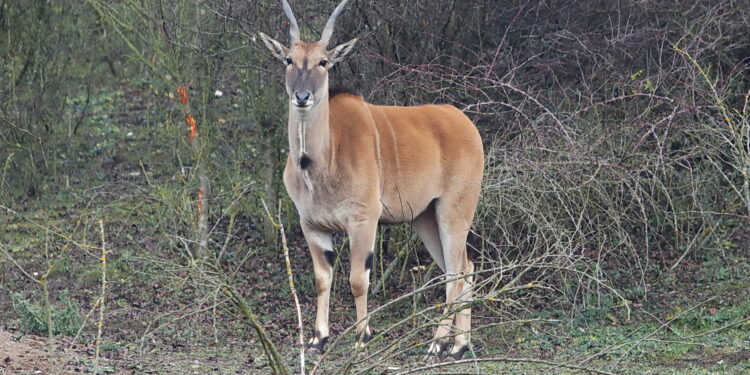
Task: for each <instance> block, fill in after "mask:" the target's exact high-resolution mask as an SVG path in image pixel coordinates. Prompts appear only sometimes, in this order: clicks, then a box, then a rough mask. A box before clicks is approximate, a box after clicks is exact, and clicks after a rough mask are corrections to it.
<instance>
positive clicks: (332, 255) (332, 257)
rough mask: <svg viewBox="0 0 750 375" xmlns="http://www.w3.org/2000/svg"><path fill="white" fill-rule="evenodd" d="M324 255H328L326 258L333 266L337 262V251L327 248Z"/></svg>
mask: <svg viewBox="0 0 750 375" xmlns="http://www.w3.org/2000/svg"><path fill="white" fill-rule="evenodd" d="M323 255H325V256H326V260H327V261H328V264H330V265H331V267H333V263H334V262H336V252H335V251H333V250H326V251H325V252H324V253H323Z"/></svg>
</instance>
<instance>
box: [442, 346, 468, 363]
mask: <svg viewBox="0 0 750 375" xmlns="http://www.w3.org/2000/svg"><path fill="white" fill-rule="evenodd" d="M468 350H469V345H464V346H462V347H461V348H459V349H456V348H455V347H454V348H453V350H451V353H450V354H448V355H447V356H446V357H445V360H446V361H448V362H453V361H460V360H461V358H463V357H464V354H466V352H467V351H468Z"/></svg>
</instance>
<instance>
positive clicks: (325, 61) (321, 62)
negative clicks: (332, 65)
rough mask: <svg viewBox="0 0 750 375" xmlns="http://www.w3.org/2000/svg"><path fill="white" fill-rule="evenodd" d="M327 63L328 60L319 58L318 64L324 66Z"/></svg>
mask: <svg viewBox="0 0 750 375" xmlns="http://www.w3.org/2000/svg"><path fill="white" fill-rule="evenodd" d="M326 65H328V60H320V66H322V67H324V68H325V66H326Z"/></svg>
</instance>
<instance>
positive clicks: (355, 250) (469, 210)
mask: <svg viewBox="0 0 750 375" xmlns="http://www.w3.org/2000/svg"><path fill="white" fill-rule="evenodd" d="M346 3H347V0H343V1H342V2H341V3H340V4H339V5H338V6H337V7H336V9H335V10H334V11H333V14H331V16H330V18H329V19H328V22H327V23H326V25H325V28H324V29H323V33H322V36H321V38H320V40H319V41H317V42H312V43H305V42H303V41H302V40H301V38H300V31H299V27H298V25H297V21H296V19H295V17H294V14H293V12H292V9H291V7H290V6H289V3H288V2H287V1H286V0H282V5H283V8H284V13H285V15H286V17H287V18H288V19H289V25H290V45H289V47H287V46H285V45H283V44H282V43H280V42H278V41H276V40H274V39H272V38H270V37H269V36H268V35H266V34H263V33H260V37H261V39H262V40H263V42H264V44H265V45H266V47H268V49H270V50H271V53H272V54H273V56H275V57H276V58H277V59H279V60H280V61H281V62H282V63H283V64H284V65H285V66H286V68H285V69H286V92H287V94H288V95H289V121H288V131H289V156H288V159H287V163H286V168H285V170H284V185H285V186H286V190H287V192H288V193H289V195H290V196H291V198H292V200H293V201H294V204H295V206H296V208H297V211H298V213H299V216H300V224H301V226H302V232H303V234H304V236H305V240H306V241H307V244H308V247H309V248H310V253H311V255H312V261H313V268H314V270H315V285H316V290H317V294H318V296H317V312H316V318H315V337H313V338H312V340H311V341H310V344H309V347H308V350H309V351H322V350H323V347H324V345H325V343H326V340H327V339H328V334H329V330H328V308H329V296H330V288H331V281H332V278H333V262H334V259H335V256H336V254H335V253H334V250H333V245H332V233H333V232H335V231H345V232H346V233H347V235H348V238H349V247H350V252H351V272H350V276H349V283H350V286H351V290H352V294H353V295H354V299H355V305H356V310H357V321H358V324H357V326H356V337H357V343H356V347H361V346H362V345H364V344H366V343H367V342H368V341H369V340H370V339H371V338H372V333H371V330H370V327H369V324H368V320H367V289H368V287H369V283H370V281H369V277H370V269H371V268H372V259H373V248H374V245H375V235H376V231H377V225H378V223H398V222H404V221H411V222H412V223H413V226H414V230H415V231H416V233H417V234H418V235H419V237H420V239H421V240H422V242H424V245H425V247H426V248H427V250H428V251H429V253H430V255H431V256H432V259H433V260H434V261H435V263H437V265H438V266H439V267H440V268H441V269H442V270H443V272H445V274H446V277H447V283H446V291H445V292H446V302H447V305H446V306H452V308H453V309H455V306H456V303H458V304H460V303H461V302H462V301H466V300H468V299H469V298H470V296H471V292H472V284H473V277H472V274H473V271H474V265H473V264H472V262H471V260H470V259H469V258H468V256H467V253H466V239H467V236H468V233H469V229H470V227H471V223H472V220H473V217H474V211H475V209H476V206H477V200H478V198H479V190H480V185H481V182H482V172H483V164H484V151H483V150H482V140H481V137H480V135H479V132H478V131H477V128H476V126H475V125H474V124H473V123H472V122H471V120H469V118H468V117H466V115H464V114H463V113H462V112H461V111H460V110H459V109H457V108H455V107H453V106H450V105H422V106H416V107H398V106H381V105H375V104H371V103H368V102H367V101H365V100H364V99H363V98H362V97H361V96H358V95H354V94H349V93H340V94H335V95H334V94H332V93H329V90H328V71H329V70H330V69H331V68H332V67H333V66H335V65H336V64H337V63H338V62H340V61H341V60H342V59H343V58H344V57H345V56H346V55H347V54H348V53H349V52H351V50H352V48H353V47H354V45H355V43H356V42H357V39H356V38H355V39H352V40H350V41H348V42H346V43H343V44H341V45H338V46H336V47H334V48H333V49H330V50H329V49H327V45H328V42H329V41H330V39H331V36H332V35H333V30H334V23H335V22H336V18H337V17H338V15H339V14H340V13H341V11H342V10H343V9H344V6H345V5H346ZM451 311H453V310H451ZM451 311H449V310H448V309H447V308H446V315H445V318H444V319H443V320H441V322H440V323H439V324H438V328H437V330H436V332H435V340H434V341H433V342H432V344H431V345H430V348H429V352H430V353H432V354H436V355H438V356H439V357H441V358H444V357H445V356H450V357H452V358H454V359H459V358H461V357H462V356H463V354H464V353H465V352H466V350H467V349H468V347H469V330H470V326H471V308H470V307H468V306H464V307H462V308H460V311H458V312H454V313H453V314H449V312H451ZM453 336H455V339H454V345H453V346H452V347H450V348H449V344H450V341H451V340H450V337H453Z"/></svg>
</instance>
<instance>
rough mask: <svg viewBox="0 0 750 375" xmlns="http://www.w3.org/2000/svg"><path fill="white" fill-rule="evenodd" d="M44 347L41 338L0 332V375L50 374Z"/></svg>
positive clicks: (43, 341) (44, 342)
mask: <svg viewBox="0 0 750 375" xmlns="http://www.w3.org/2000/svg"><path fill="white" fill-rule="evenodd" d="M46 345H47V344H46V340H45V339H44V338H41V337H37V336H32V335H21V334H14V333H11V332H9V331H6V330H0V374H14V375H15V374H18V375H24V374H47V373H51V370H52V368H53V367H54V365H55V364H51V363H49V361H48V360H47V358H48V355H47V351H48V348H47V346H46Z"/></svg>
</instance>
